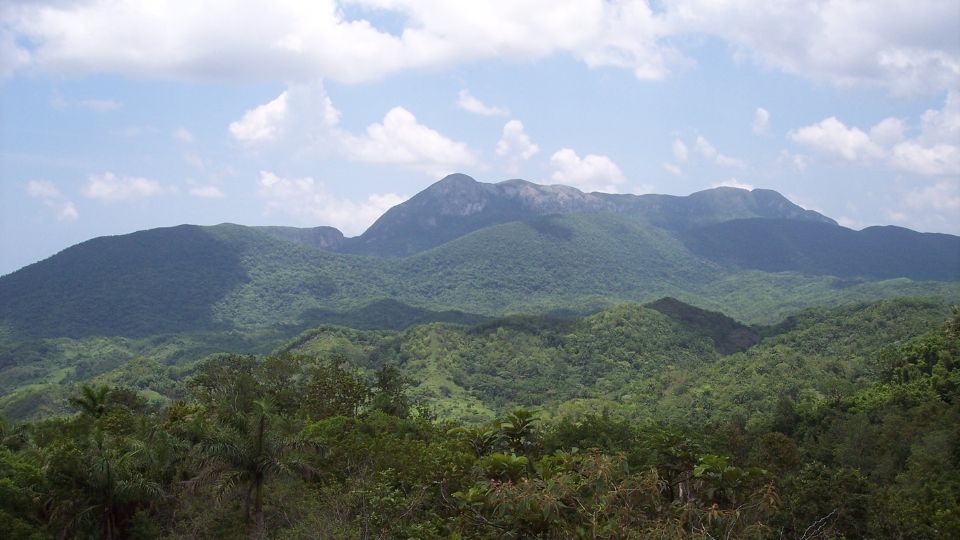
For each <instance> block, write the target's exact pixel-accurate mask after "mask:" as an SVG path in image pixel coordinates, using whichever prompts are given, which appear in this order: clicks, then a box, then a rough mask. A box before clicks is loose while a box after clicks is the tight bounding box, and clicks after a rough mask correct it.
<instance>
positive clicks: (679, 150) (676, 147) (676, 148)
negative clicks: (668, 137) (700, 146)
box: [673, 139, 689, 161]
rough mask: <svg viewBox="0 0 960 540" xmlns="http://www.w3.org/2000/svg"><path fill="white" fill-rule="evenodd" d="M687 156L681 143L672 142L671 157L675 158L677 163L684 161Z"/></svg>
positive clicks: (685, 147) (685, 149)
mask: <svg viewBox="0 0 960 540" xmlns="http://www.w3.org/2000/svg"><path fill="white" fill-rule="evenodd" d="M688 156H689V152H688V151H687V145H686V144H684V143H683V141H681V140H680V139H674V140H673V157H675V158H677V161H686V160H687V157H688Z"/></svg>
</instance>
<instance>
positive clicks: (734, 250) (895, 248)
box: [683, 218, 960, 281]
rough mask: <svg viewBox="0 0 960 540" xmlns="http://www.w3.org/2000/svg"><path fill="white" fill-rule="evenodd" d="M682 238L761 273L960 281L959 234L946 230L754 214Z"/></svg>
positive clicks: (694, 248) (714, 258)
mask: <svg viewBox="0 0 960 540" xmlns="http://www.w3.org/2000/svg"><path fill="white" fill-rule="evenodd" d="M683 238H684V241H685V244H686V246H687V247H688V248H689V249H690V251H692V252H693V253H696V254H698V255H702V256H704V257H707V258H708V259H710V260H712V261H715V262H717V263H719V264H722V265H726V266H730V265H733V266H738V267H741V268H753V269H757V270H763V271H765V272H784V271H794V272H803V273H807V274H816V275H831V276H840V277H865V278H874V279H890V278H896V277H907V278H911V279H915V280H937V281H957V280H960V237H957V236H952V235H949V234H933V233H918V232H916V231H911V230H910V229H904V228H902V227H892V226H890V227H868V228H866V229H863V230H862V231H853V230H850V229H847V228H845V227H838V226H833V225H829V224H826V223H819V222H814V221H794V220H786V219H759V218H755V219H735V220H731V221H726V222H722V223H715V224H711V225H707V226H704V227H697V228H694V229H692V230H689V231H686V232H685V234H684V235H683Z"/></svg>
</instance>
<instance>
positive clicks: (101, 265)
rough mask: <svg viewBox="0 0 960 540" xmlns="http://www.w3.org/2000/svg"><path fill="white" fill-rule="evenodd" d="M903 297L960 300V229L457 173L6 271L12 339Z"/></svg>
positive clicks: (96, 246) (2, 287) (777, 311)
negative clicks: (385, 206) (396, 200)
mask: <svg viewBox="0 0 960 540" xmlns="http://www.w3.org/2000/svg"><path fill="white" fill-rule="evenodd" d="M744 216H746V217H744ZM363 242H367V243H366V244H363ZM358 246H360V247H363V248H364V249H359V248H358ZM358 254H362V255H363V256H360V255H358ZM885 280H886V281H885ZM890 280H896V281H893V282H891V281H890ZM893 295H933V296H938V297H940V298H943V299H946V300H951V301H956V300H960V237H957V236H952V235H947V234H921V233H917V232H915V231H910V230H907V229H902V228H898V227H872V228H869V229H865V230H863V231H859V232H857V231H851V230H849V229H846V228H843V227H840V226H839V225H837V224H836V223H835V222H833V221H832V220H830V219H829V218H826V217H824V216H822V215H820V214H817V213H816V212H810V211H807V210H804V209H803V208H800V207H799V206H797V205H794V204H793V203H791V202H790V201H788V200H787V199H785V198H784V197H782V196H781V195H779V194H777V193H776V192H773V191H768V190H753V191H746V190H740V189H734V188H717V189H713V190H707V191H702V192H698V193H694V194H692V195H690V196H687V197H675V196H667V195H644V196H634V195H606V194H601V193H583V192H581V191H578V190H576V189H573V188H570V187H565V186H540V185H537V184H532V183H530V182H525V181H522V180H509V181H506V182H501V183H499V184H484V183H481V182H477V181H475V180H473V179H472V178H470V177H467V176H465V175H454V176H450V177H447V178H445V179H444V180H442V181H440V182H438V183H436V184H434V185H433V186H431V187H429V188H428V189H426V190H425V191H424V192H422V193H420V194H418V195H416V196H415V197H413V198H412V199H410V200H409V201H407V202H405V203H403V204H401V205H398V206H396V207H394V208H392V209H390V210H389V211H388V212H387V213H386V214H384V216H383V217H381V219H380V220H378V221H377V223H375V224H374V225H373V226H372V227H371V228H370V229H369V230H368V231H367V232H366V233H364V235H363V236H361V237H358V238H344V237H343V235H342V234H341V233H340V231H338V230H336V229H334V228H332V227H315V228H310V229H298V228H293V227H245V226H242V225H233V224H221V225H217V226H212V227H201V226H195V225H181V226H177V227H169V228H160V229H151V230H147V231H139V232H136V233H132V234H128V235H122V236H112V237H102V238H96V239H93V240H89V241H87V242H83V243H80V244H77V245H75V246H72V247H70V248H67V249H66V250H64V251H62V252H60V253H58V254H56V255H54V256H53V257H50V258H48V259H46V260H44V261H40V262H38V263H35V264H32V265H30V266H27V267H25V268H22V269H20V270H18V271H16V272H14V273H12V274H9V275H7V276H3V277H0V341H2V340H3V339H5V337H4V336H8V337H9V336H34V337H76V338H81V337H87V336H129V337H145V336H152V335H158V334H169V333H178V332H198V331H199V332H212V331H216V332H219V331H234V330H241V331H250V330H251V329H277V328H303V327H304V325H308V324H314V323H317V322H331V323H336V324H344V325H349V326H355V327H365V328H401V327H403V326H404V325H407V324H412V323H417V322H423V321H427V320H433V321H437V320H442V321H450V322H469V321H474V320H477V319H476V318H477V317H496V316H502V315H507V314H537V313H541V314H542V313H550V312H556V311H558V310H559V311H563V310H573V311H576V312H578V313H582V312H586V311H592V310H597V309H602V308H604V307H609V306H611V305H615V304H618V303H622V302H639V303H643V302H650V301H652V300H655V299H657V298H661V297H664V296H671V297H675V298H682V299H685V300H686V299H691V298H696V299H697V303H698V304H699V305H701V306H704V307H707V308H710V309H719V310H721V311H723V312H725V313H729V314H730V315H733V316H735V317H737V318H738V319H739V320H742V321H746V322H749V323H765V324H769V323H771V322H775V320H776V318H777V317H778V316H779V315H782V314H784V313H786V312H790V311H795V310H796V309H799V308H802V307H805V306H809V305H814V304H824V303H825V304H836V303H842V302H850V301H864V300H873V299H878V298H886V297H889V296H893ZM954 299H956V300H954ZM721 337H722V336H721Z"/></svg>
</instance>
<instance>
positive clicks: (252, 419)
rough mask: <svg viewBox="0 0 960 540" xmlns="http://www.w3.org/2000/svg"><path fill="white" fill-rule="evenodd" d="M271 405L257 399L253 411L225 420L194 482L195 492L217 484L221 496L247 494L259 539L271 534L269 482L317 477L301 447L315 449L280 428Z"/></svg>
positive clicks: (203, 445) (207, 445)
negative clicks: (268, 524) (265, 505)
mask: <svg viewBox="0 0 960 540" xmlns="http://www.w3.org/2000/svg"><path fill="white" fill-rule="evenodd" d="M274 420H275V419H274V418H273V417H272V414H271V405H270V403H269V402H268V401H267V400H265V399H259V400H256V401H255V402H254V407H253V411H252V412H251V413H249V414H246V413H244V412H242V411H237V412H236V413H235V414H233V415H232V416H230V417H227V418H221V419H220V420H219V421H218V422H217V424H216V425H215V426H214V427H213V429H212V431H211V432H210V433H209V434H208V435H207V436H206V437H205V438H204V439H203V440H202V441H201V442H200V444H199V445H198V448H197V455H196V459H197V464H198V471H197V473H196V475H194V477H193V478H191V479H190V480H188V482H187V487H188V488H189V489H191V490H196V489H201V488H204V487H208V486H209V487H211V488H212V489H213V490H214V491H215V492H216V494H217V497H218V499H221V498H222V497H223V496H224V495H226V494H228V493H236V492H242V493H244V513H245V515H246V518H247V520H248V521H249V519H250V511H251V508H252V510H253V516H254V520H255V523H256V537H257V538H265V537H266V523H265V520H264V514H263V500H264V498H263V496H264V493H263V491H264V485H265V484H266V483H267V482H269V481H270V480H271V479H272V478H274V477H276V476H280V475H287V476H293V475H295V474H296V473H301V474H303V475H311V474H313V473H314V469H313V468H312V467H311V466H310V465H309V464H308V463H307V462H306V461H305V460H304V459H303V458H302V456H301V455H300V454H298V451H301V450H305V449H308V448H310V447H311V444H310V443H309V442H308V441H306V440H303V439H292V438H285V437H283V436H281V435H280V434H279V433H278V430H276V429H274Z"/></svg>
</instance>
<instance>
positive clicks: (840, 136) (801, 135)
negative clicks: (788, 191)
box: [788, 116, 883, 161]
mask: <svg viewBox="0 0 960 540" xmlns="http://www.w3.org/2000/svg"><path fill="white" fill-rule="evenodd" d="M788 137H789V138H790V139H791V140H792V141H793V142H795V143H797V144H800V145H803V146H806V147H808V148H810V149H813V150H816V151H818V152H821V153H823V154H828V155H835V156H839V157H842V158H843V159H845V160H847V161H861V160H870V159H876V158H879V157H882V156H883V149H882V148H881V147H880V145H878V144H877V143H875V142H873V141H872V140H871V139H870V136H869V135H867V134H866V133H864V132H863V131H861V130H860V129H858V128H848V127H847V126H846V125H844V123H843V122H841V121H840V120H837V118H836V117H834V116H831V117H830V118H826V119H824V120H822V121H820V122H819V123H817V124H813V125H810V126H806V127H802V128H800V129H797V130H794V131H791V132H790V133H789V134H788Z"/></svg>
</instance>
